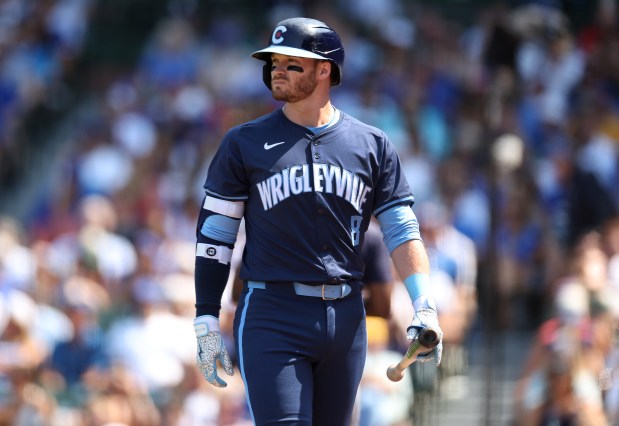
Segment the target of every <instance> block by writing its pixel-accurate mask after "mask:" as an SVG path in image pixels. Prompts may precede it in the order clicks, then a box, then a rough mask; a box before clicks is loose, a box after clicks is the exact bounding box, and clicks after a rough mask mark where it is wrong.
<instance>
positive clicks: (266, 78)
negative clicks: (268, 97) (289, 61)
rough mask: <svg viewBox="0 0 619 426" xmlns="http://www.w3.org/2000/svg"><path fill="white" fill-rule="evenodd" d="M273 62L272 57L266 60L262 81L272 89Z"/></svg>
mask: <svg viewBox="0 0 619 426" xmlns="http://www.w3.org/2000/svg"><path fill="white" fill-rule="evenodd" d="M272 66H273V65H272V63H271V60H270V59H267V60H266V61H265V62H264V66H263V67H262V81H264V84H266V86H267V87H268V88H269V90H271V67H272Z"/></svg>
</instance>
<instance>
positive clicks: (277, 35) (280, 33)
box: [271, 25, 288, 44]
mask: <svg viewBox="0 0 619 426" xmlns="http://www.w3.org/2000/svg"><path fill="white" fill-rule="evenodd" d="M286 31H288V29H287V28H286V27H285V26H283V25H280V26H279V27H277V28H275V29H274V30H273V35H272V36H271V43H273V44H280V43H281V42H282V41H284V33H285V32H286Z"/></svg>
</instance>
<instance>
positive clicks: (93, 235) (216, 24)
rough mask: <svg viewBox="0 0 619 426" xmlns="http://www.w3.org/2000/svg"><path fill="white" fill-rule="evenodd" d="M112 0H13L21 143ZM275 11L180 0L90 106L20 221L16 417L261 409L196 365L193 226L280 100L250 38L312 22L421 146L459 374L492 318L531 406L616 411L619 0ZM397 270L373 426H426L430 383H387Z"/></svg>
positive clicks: (2, 401) (351, 76)
mask: <svg viewBox="0 0 619 426" xmlns="http://www.w3.org/2000/svg"><path fill="white" fill-rule="evenodd" d="M96 3H97V2H96V0H45V1H40V2H38V1H37V2H24V1H19V0H4V1H0V131H1V133H2V137H1V138H0V141H1V142H0V148H1V150H0V152H5V153H9V152H11V150H12V149H15V147H14V146H13V145H12V143H11V140H12V139H11V132H12V129H14V127H15V124H16V123H17V122H18V121H19V119H20V118H21V117H23V115H24V114H25V113H26V112H27V110H28V108H29V107H31V106H32V105H33V104H34V103H36V102H37V101H40V100H41V99H42V98H45V96H46V94H48V92H47V90H49V88H50V87H51V86H53V84H54V81H55V79H57V78H59V75H62V70H63V64H66V62H67V61H70V60H71V58H74V57H75V56H77V55H79V54H80V48H81V43H82V42H83V38H84V36H85V34H86V33H87V30H88V23H89V16H90V14H92V13H96V10H97V9H96ZM263 3H264V4H263ZM263 3H261V4H262V6H264V7H265V8H264V9H263V10H261V14H260V17H259V19H262V20H263V22H261V24H260V25H257V23H256V19H258V17H257V16H254V15H253V14H252V10H243V9H241V10H240V11H236V12H232V11H231V12H230V13H223V12H220V13H218V14H217V15H216V16H209V17H201V18H200V19H198V18H197V17H196V16H195V14H193V13H192V10H193V9H192V7H193V8H195V7H197V6H196V5H197V3H196V2H191V1H185V2H179V1H170V5H175V7H170V8H169V14H168V16H165V17H164V19H162V20H161V21H160V23H159V24H158V25H157V27H156V28H155V30H154V31H153V33H152V35H151V37H150V38H149V39H148V43H147V44H146V45H145V46H144V49H143V50H142V51H141V54H140V57H139V58H137V60H136V62H135V66H133V67H131V68H130V69H127V70H123V71H122V72H117V73H116V74H115V75H114V76H113V77H112V78H110V77H109V75H108V76H107V78H106V79H101V80H100V81H101V83H99V86H98V87H96V89H97V90H96V91H95V96H90V97H88V98H86V99H85V100H84V102H83V103H81V104H80V105H79V110H78V111H77V112H76V113H75V114H73V115H71V117H72V120H73V121H72V122H71V125H70V126H69V128H70V131H69V132H68V135H65V139H66V142H65V143H64V145H63V147H62V151H61V152H62V155H60V156H53V155H51V154H50V162H53V167H52V168H51V171H50V173H49V174H48V175H44V176H38V185H39V188H42V190H40V191H38V192H37V194H39V195H38V196H37V199H36V200H33V202H32V209H31V210H30V211H29V212H28V215H27V218H28V219H27V220H25V219H24V218H20V217H12V216H10V215H6V216H4V217H1V218H0V294H1V297H0V425H19V426H21V425H24V426H25V425H63V426H91V425H92V426H95V425H97V426H99V425H108V426H111V425H127V426H151V425H178V426H193V425H237V426H238V425H246V424H251V421H250V419H249V418H248V413H247V411H246V407H245V396H244V393H243V385H242V381H241V379H240V377H239V375H238V373H237V374H236V375H235V376H234V377H232V378H228V383H229V386H228V388H226V389H225V390H216V389H214V388H212V387H211V386H209V385H208V384H207V383H206V381H204V380H203V379H202V378H201V377H200V375H199V372H198V371H197V369H196V368H195V367H194V357H195V337H194V332H193V328H192V320H193V317H194V306H193V303H194V283H193V265H194V244H195V232H196V231H195V226H196V220H197V214H198V211H199V206H200V201H201V199H202V196H203V190H202V184H203V183H204V179H205V177H206V170H207V168H208V165H209V162H210V159H211V156H212V155H213V154H214V151H215V149H216V147H217V146H218V144H219V142H220V140H221V137H222V135H223V134H224V133H225V131H226V130H227V129H228V128H229V127H231V126H233V125H235V124H238V123H241V122H243V121H247V120H249V119H252V118H255V117H257V116H259V115H261V114H263V113H265V112H267V111H270V110H272V109H273V108H276V107H278V106H279V105H278V104H277V103H276V102H274V101H273V100H272V99H271V97H270V94H269V92H268V91H267V89H266V88H265V87H264V84H263V82H262V78H261V75H262V74H261V73H262V63H260V62H259V61H255V60H253V59H252V58H250V57H249V53H250V52H252V51H254V50H256V49H258V48H261V47H263V45H264V43H266V40H267V38H268V36H269V34H270V31H271V29H272V27H273V24H274V23H276V22H278V21H279V20H281V19H283V18H285V17H289V16H293V15H306V16H312V17H315V18H317V19H321V20H323V21H325V22H327V23H329V24H330V25H331V26H332V27H334V28H335V29H336V30H337V31H338V33H340V35H341V36H342V38H343V41H344V45H345V48H346V62H345V65H344V72H343V84H342V85H341V86H338V87H336V88H334V90H333V92H332V95H333V103H334V105H335V106H336V107H337V108H339V109H341V110H343V111H346V112H347V113H349V114H351V115H353V116H356V117H357V118H359V119H361V120H363V121H366V122H368V123H370V124H373V125H376V126H378V127H380V128H382V129H383V130H384V131H385V132H386V133H387V134H388V135H389V137H390V138H391V140H392V141H393V143H394V144H395V145H396V147H397V149H398V152H399V153H400V155H401V158H402V162H403V167H404V170H405V173H406V174H407V177H408V179H409V182H410V184H411V186H412V189H413V192H414V194H415V197H416V203H415V206H414V210H415V212H416V214H417V216H418V218H419V221H420V224H421V229H422V235H423V237H424V241H425V243H426V245H427V247H428V251H429V254H430V258H431V263H432V283H433V288H434V289H435V296H436V299H437V304H438V307H439V315H440V316H441V319H440V323H441V326H442V327H443V329H444V332H445V347H446V349H445V359H444V363H443V367H442V368H441V372H440V373H439V374H440V375H442V376H448V375H458V374H462V373H463V372H464V371H465V369H466V363H467V361H466V338H467V336H469V335H470V334H471V333H474V332H475V331H476V330H477V329H479V328H480V327H483V324H484V321H487V322H492V323H493V324H494V325H495V326H496V327H499V329H500V330H510V329H511V330H526V331H530V332H532V333H535V335H536V339H535V344H534V345H533V347H532V348H531V353H530V356H529V358H528V360H527V362H526V363H525V366H524V369H523V371H522V377H521V380H520V381H519V383H518V386H517V389H516V394H515V395H514V401H515V405H514V412H513V413H512V414H511V415H512V416H513V419H514V422H515V423H516V424H522V425H534V424H540V425H550V424H558V423H553V422H557V421H562V422H564V423H561V424H586V425H592V426H600V425H604V424H609V425H612V424H619V343H618V342H619V341H618V338H619V332H618V324H619V186H618V185H617V181H618V179H619V163H618V161H619V11H618V10H617V8H618V7H619V6H618V5H617V3H616V2H615V1H613V0H598V1H595V2H586V4H587V5H588V7H590V8H595V12H594V13H592V14H591V19H589V21H588V22H586V23H584V25H581V26H579V27H578V28H576V27H575V26H574V25H572V24H571V22H570V17H569V16H568V15H566V14H564V13H563V11H562V8H561V5H562V2H560V1H556V2H553V1H538V2H511V4H503V3H500V2H496V4H489V5H488V4H487V5H486V6H484V7H483V8H480V9H479V10H478V11H476V13H475V15H474V16H475V19H474V20H473V21H471V22H467V23H462V22H456V21H452V20H449V19H447V18H446V17H445V16H444V15H443V14H441V13H440V11H438V10H435V9H433V8H431V7H428V6H422V4H423V2H419V3H416V2H406V1H404V0H339V1H336V2H333V3H327V2H317V3H315V4H314V5H310V4H309V2H307V4H306V3H305V2H276V1H273V2H263ZM473 3H474V2H473ZM566 3H569V2H566ZM572 3H578V2H577V1H575V2H572ZM179 5H182V7H180V6H179ZM267 6H268V7H267ZM250 22H251V25H250V24H249V23H250ZM256 27H259V28H260V30H258V31H256V30H253V28H256ZM0 175H1V173H0ZM239 247H240V245H239ZM239 251H240V250H238V248H237V249H236V250H235V253H236V257H237V259H238V256H240V252H239ZM376 258H378V257H376ZM233 280H234V271H233V274H231V279H230V281H231V282H230V283H229V284H230V285H229V286H228V289H229V290H230V292H229V293H227V294H226V295H225V300H224V307H223V310H222V328H223V329H224V330H226V329H227V330H231V324H230V322H231V319H232V315H233V311H234V297H233V295H232V294H231V293H232V288H233V286H232V281H233ZM390 281H391V282H389V283H384V284H385V285H387V286H388V287H386V288H388V289H389V298H390V304H391V312H390V313H389V312H387V313H385V312H381V313H380V314H379V315H372V316H371V317H369V320H368V330H369V339H370V354H369V356H368V366H367V369H366V377H365V378H364V381H363V383H362V387H361V392H360V400H359V412H358V414H359V423H360V424H363V425H366V426H386V425H408V424H411V420H410V419H411V418H412V414H411V413H414V412H415V410H421V409H422V406H421V405H420V404H419V403H418V402H416V401H417V399H415V398H414V397H413V393H414V392H413V388H414V387H415V386H417V387H418V389H420V388H422V387H423V386H424V383H425V384H427V380H426V381H425V382H424V380H417V381H416V382H415V379H414V378H412V377H411V378H407V379H405V381H404V382H402V383H398V384H394V383H391V382H388V381H387V380H386V377H385V376H384V369H385V368H386V365H387V364H389V363H391V362H392V361H393V360H394V359H395V360H397V359H398V356H399V354H401V353H402V352H403V351H404V350H405V347H406V342H405V341H402V339H403V338H404V337H405V332H404V331H403V330H405V328H406V326H407V325H408V323H409V322H410V319H411V316H412V307H411V306H410V302H408V301H407V300H408V297H407V296H406V294H405V293H403V292H402V291H405V290H403V286H402V285H399V282H398V279H397V276H396V275H392V277H391V278H390ZM368 297H370V298H371V297H372V294H371V293H370V295H369V296H368ZM375 297H377V296H375ZM368 303H371V301H369V302H368ZM488 315H491V316H490V317H489V316H488ZM226 337H227V338H228V339H230V340H231V339H232V336H231V333H228V334H227V336H226ZM233 346H234V345H233V343H232V342H230V346H228V347H233ZM406 377H408V375H407V376H406ZM430 387H432V388H433V386H430ZM378 398H382V399H381V401H384V402H383V403H382V404H375V403H374V404H373V403H372V402H375V401H377V400H378ZM368 401H369V403H368ZM379 407H380V408H382V409H381V410H378V408H379ZM569 422H572V423H569ZM578 422H579V423H578Z"/></svg>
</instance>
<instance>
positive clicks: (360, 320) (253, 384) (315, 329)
mask: <svg viewBox="0 0 619 426" xmlns="http://www.w3.org/2000/svg"><path fill="white" fill-rule="evenodd" d="M349 284H350V285H351V287H353V291H352V292H351V294H349V295H348V296H346V297H345V298H343V299H336V300H323V299H322V298H320V297H310V296H298V295H297V294H296V293H295V291H294V289H293V287H292V283H267V284H266V286H265V288H264V289H262V288H250V287H251V285H250V286H249V287H248V285H247V284H245V288H244V290H243V293H242V294H241V297H240V300H239V304H238V306H237V310H236V316H235V320H234V338H235V343H236V349H237V355H238V363H239V369H240V371H241V375H242V377H243V381H244V382H245V389H246V392H247V402H248V405H249V409H250V412H251V414H252V418H253V420H254V423H255V424H256V425H259V426H264V425H307V426H311V425H320V426H345V425H346V426H347V425H348V424H349V423H350V418H351V415H352V410H353V405H354V402H355V396H356V393H357V388H358V386H359V382H360V380H361V375H362V373H363V367H364V364H365V355H366V351H367V336H366V328H365V309H364V307H363V299H362V296H361V286H362V284H361V283H360V282H359V283H354V282H353V283H349Z"/></svg>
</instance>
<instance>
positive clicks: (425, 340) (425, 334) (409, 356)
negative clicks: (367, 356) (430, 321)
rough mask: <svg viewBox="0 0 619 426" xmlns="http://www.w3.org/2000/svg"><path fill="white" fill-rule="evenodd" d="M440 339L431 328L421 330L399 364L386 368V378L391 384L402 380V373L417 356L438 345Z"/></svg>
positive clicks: (436, 332) (437, 333) (438, 334)
mask: <svg viewBox="0 0 619 426" xmlns="http://www.w3.org/2000/svg"><path fill="white" fill-rule="evenodd" d="M441 337H442V336H441V335H440V333H439V332H438V331H437V330H435V329H433V328H431V327H426V328H423V329H421V330H420V331H419V334H418V335H417V338H416V339H415V340H414V341H413V342H412V343H411V344H410V346H409V347H408V350H407V351H406V354H404V357H403V358H402V359H401V360H400V362H398V363H397V364H395V365H391V366H390V367H389V368H387V378H389V380H391V381H392V382H399V381H400V380H402V378H403V377H404V371H405V370H406V368H407V367H408V366H409V365H411V364H412V363H413V362H415V358H416V357H417V355H419V354H421V353H424V352H429V351H430V350H432V349H434V348H435V347H436V346H437V345H438V344H439V343H440V341H441Z"/></svg>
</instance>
